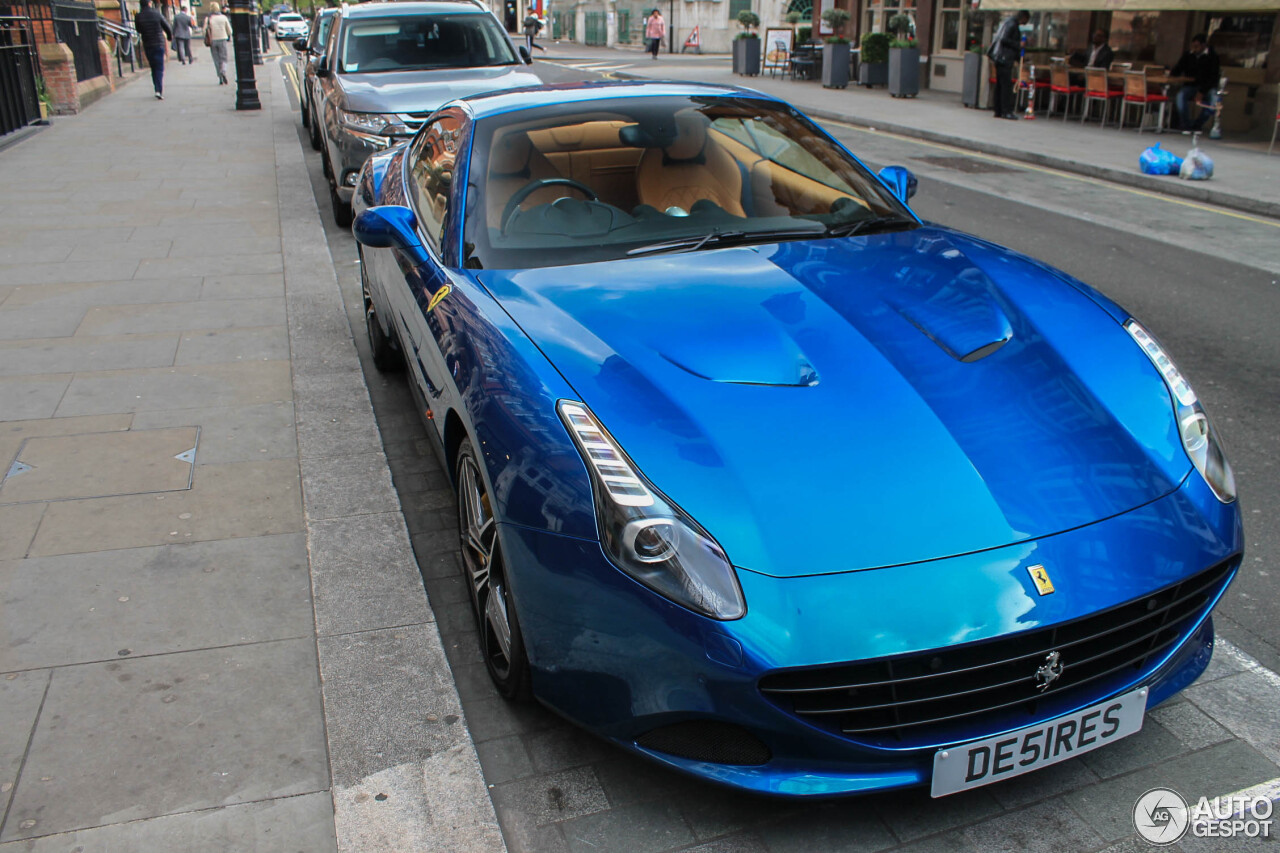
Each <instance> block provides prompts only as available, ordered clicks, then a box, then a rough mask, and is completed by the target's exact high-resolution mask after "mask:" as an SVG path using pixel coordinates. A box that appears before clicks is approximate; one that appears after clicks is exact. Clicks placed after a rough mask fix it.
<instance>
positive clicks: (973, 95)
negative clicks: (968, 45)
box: [960, 51, 982, 109]
mask: <svg viewBox="0 0 1280 853" xmlns="http://www.w3.org/2000/svg"><path fill="white" fill-rule="evenodd" d="M981 93H982V54H980V53H973V52H972V51H970V52H969V53H966V54H965V55H964V85H963V86H962V87H961V89H960V103H962V104H964V105H965V106H966V107H973V108H974V109H977V108H978V98H979V96H980V95H981Z"/></svg>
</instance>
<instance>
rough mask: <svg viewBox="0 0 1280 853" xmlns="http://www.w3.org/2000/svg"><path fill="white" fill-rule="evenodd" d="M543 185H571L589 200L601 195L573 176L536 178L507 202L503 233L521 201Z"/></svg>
mask: <svg viewBox="0 0 1280 853" xmlns="http://www.w3.org/2000/svg"><path fill="white" fill-rule="evenodd" d="M543 187H569V188H570V189H575V190H577V191H578V192H580V193H582V194H583V195H585V196H586V197H587V200H588V201H599V200H600V196H598V195H596V191H595V190H593V189H591V187H589V186H587V185H586V184H584V183H581V182H579V181H575V180H574V179H573V178H534V179H533V180H532V181H530V182H529V183H527V184H525V185H524V186H522V187H521V188H520V189H518V190H516V191H515V192H514V193H512V194H511V200H510V201H508V202H507V206H506V207H504V208H503V209H502V232H501V233H502V235H503V236H504V237H505V236H506V234H507V228H508V226H510V225H511V220H512V219H513V218H514V217H515V214H516V211H517V210H518V209H519V208H520V202H522V201H524V200H525V199H526V198H528V197H529V196H531V195H533V194H534V193H535V192H537V191H538V190H540V189H542V188H543Z"/></svg>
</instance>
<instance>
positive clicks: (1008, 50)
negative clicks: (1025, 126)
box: [987, 9, 1031, 119]
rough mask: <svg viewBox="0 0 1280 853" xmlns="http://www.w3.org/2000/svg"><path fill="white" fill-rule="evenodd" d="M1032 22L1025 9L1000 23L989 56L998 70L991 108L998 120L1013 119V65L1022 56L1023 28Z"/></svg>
mask: <svg viewBox="0 0 1280 853" xmlns="http://www.w3.org/2000/svg"><path fill="white" fill-rule="evenodd" d="M1030 20H1031V13H1030V12H1028V11H1027V10H1025V9H1023V10H1022V11H1021V12H1019V13H1018V14H1016V15H1010V16H1009V17H1007V18H1005V19H1004V20H1003V21H1001V22H1000V26H999V28H998V29H997V30H996V34H995V37H994V38H992V39H991V47H989V48H987V56H988V57H990V58H991V64H992V65H994V66H995V68H996V88H995V91H993V92H992V93H991V108H992V111H993V112H994V113H995V117H996V118H1013V119H1016V118H1017V116H1016V115H1014V114H1013V64H1014V63H1015V62H1017V61H1018V58H1019V57H1020V56H1022V27H1023V25H1024V24H1026V23H1027V22H1028V21H1030Z"/></svg>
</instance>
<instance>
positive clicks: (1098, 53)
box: [1084, 30, 1115, 68]
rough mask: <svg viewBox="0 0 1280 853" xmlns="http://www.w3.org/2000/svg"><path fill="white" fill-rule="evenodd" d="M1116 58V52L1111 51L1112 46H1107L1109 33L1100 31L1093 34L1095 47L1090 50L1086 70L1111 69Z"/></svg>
mask: <svg viewBox="0 0 1280 853" xmlns="http://www.w3.org/2000/svg"><path fill="white" fill-rule="evenodd" d="M1114 58H1115V52H1114V51H1112V50H1111V45H1109V44H1107V33H1106V31H1105V30H1098V31H1097V32H1095V33H1094V34H1093V47H1091V48H1089V57H1088V59H1086V60H1085V63H1084V64H1085V67H1086V68H1110V67H1111V60H1112V59H1114Z"/></svg>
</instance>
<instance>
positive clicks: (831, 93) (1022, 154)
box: [538, 42, 1280, 217]
mask: <svg viewBox="0 0 1280 853" xmlns="http://www.w3.org/2000/svg"><path fill="white" fill-rule="evenodd" d="M538 59H541V60H545V61H549V62H561V63H565V64H570V65H582V64H584V63H585V64H594V63H601V64H602V65H614V66H619V67H617V68H616V69H614V70H610V71H608V72H607V73H610V74H612V75H613V76H615V77H623V78H625V77H646V78H660V79H673V80H697V81H700V82H705V83H713V84H719V85H733V86H744V87H747V88H752V89H757V90H759V91H761V92H765V93H766V94H769V95H773V96H775V97H778V98H781V99H784V100H786V101H788V102H790V103H792V104H795V105H796V106H797V107H799V108H800V109H801V110H803V111H804V112H805V113H807V114H808V115H809V116H811V117H813V118H818V119H828V120H836V121H843V122H848V123H850V124H854V125H858V126H860V127H867V128H874V129H876V130H878V131H884V132H888V133H895V134H899V135H902V136H909V137H912V138H915V139H923V140H927V141H930V142H936V143H942V144H946V145H953V146H956V147H959V148H963V149H966V150H969V151H977V152H980V153H984V154H991V155H994V156H999V157H1006V158H1009V159H1012V160H1018V161H1022V162H1027V163H1033V164H1037V165H1041V166H1048V167H1051V168H1055V169H1061V170H1063V171H1067V172H1072V173H1075V174H1082V175H1088V176H1090V177H1096V178H1101V179H1104V180H1107V181H1112V182H1115V183H1120V184H1125V185H1127V186H1133V187H1139V188H1141V189H1146V190H1151V191H1154V192H1162V193H1166V194H1169V195H1176V196H1179V197H1182V198H1188V199H1193V200H1196V201H1202V202H1207V203H1209V204H1216V205H1219V206H1221V207H1227V208H1231V209H1233V210H1239V211H1243V212H1245V213H1254V214H1260V215H1263V216H1271V217H1280V151H1278V152H1277V153H1276V154H1275V155H1273V156H1268V155H1267V153H1266V146H1265V145H1261V146H1259V145H1257V144H1256V143H1233V142H1230V141H1226V142H1224V141H1222V140H1211V139H1209V138H1208V134H1207V133H1206V134H1203V135H1202V136H1201V137H1200V147H1201V148H1202V149H1203V150H1204V151H1205V152H1206V153H1208V154H1209V156H1210V157H1212V158H1213V160H1214V165H1215V171H1214V177H1213V179H1212V180H1210V181H1183V180H1179V179H1178V178H1174V177H1154V176H1151V175H1144V174H1142V173H1141V172H1140V171H1139V170H1138V155H1139V154H1141V153H1142V150H1143V149H1144V148H1146V147H1148V146H1150V145H1154V144H1155V143H1156V142H1159V143H1160V144H1161V147H1162V148H1167V149H1169V150H1171V151H1173V152H1174V153H1175V154H1177V155H1178V156H1182V155H1184V154H1186V152H1187V150H1188V149H1190V148H1191V137H1190V136H1183V135H1182V134H1181V133H1164V134H1154V133H1149V132H1148V133H1142V134H1138V133H1136V132H1134V131H1132V130H1129V129H1126V130H1124V131H1121V130H1118V129H1117V128H1116V126H1115V125H1114V124H1112V125H1110V126H1108V127H1106V128H1100V127H1099V126H1098V124H1097V122H1093V123H1090V124H1086V125H1083V126H1082V125H1081V124H1080V122H1079V120H1072V121H1067V122H1063V120H1062V118H1061V117H1058V118H1054V119H1050V118H1047V117H1045V116H1044V115H1043V114H1041V115H1039V116H1038V117H1037V119H1036V120H1035V121H1017V122H1012V121H995V120H993V118H992V115H991V113H990V111H987V110H973V109H966V108H964V107H963V106H962V105H961V104H960V95H959V94H958V93H954V92H937V91H933V90H929V89H925V90H922V91H921V92H920V95H919V96H918V97H916V98H893V97H891V96H890V95H889V93H888V92H887V91H886V90H884V89H864V88H862V87H860V86H857V85H855V84H850V85H849V87H848V88H847V89H825V88H823V87H822V84H821V83H819V82H817V81H803V80H790V79H788V78H786V77H783V76H778V77H770V76H768V75H767V74H766V75H763V76H758V77H742V76H738V75H736V74H733V73H732V71H731V68H730V58H729V57H728V56H727V55H702V56H697V57H692V56H690V55H687V54H681V55H675V56H672V55H668V54H662V55H661V56H660V58H659V59H658V61H657V62H654V61H652V60H649V59H648V58H647V57H645V58H643V59H641V58H637V57H636V55H635V52H634V51H628V50H617V49H611V48H591V47H585V46H583V45H578V44H571V43H567V42H563V43H551V44H548V45H547V50H546V52H545V53H539V54H538ZM622 66H625V67H622Z"/></svg>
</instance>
